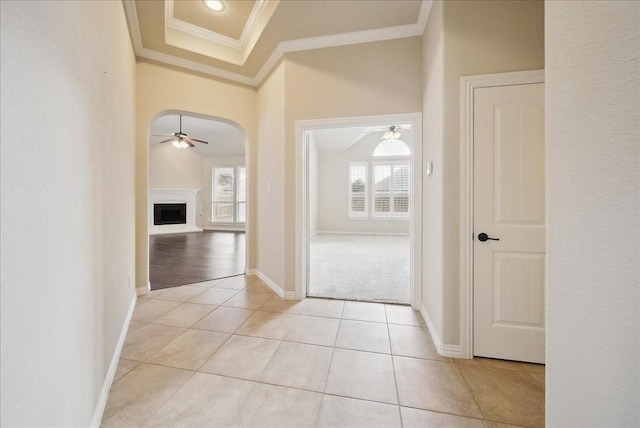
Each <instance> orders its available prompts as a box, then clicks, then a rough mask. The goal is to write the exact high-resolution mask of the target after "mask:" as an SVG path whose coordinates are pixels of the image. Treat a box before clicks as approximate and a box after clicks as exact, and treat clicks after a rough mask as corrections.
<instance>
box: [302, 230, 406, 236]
mask: <svg viewBox="0 0 640 428" xmlns="http://www.w3.org/2000/svg"><path fill="white" fill-rule="evenodd" d="M316 235H376V236H411V235H409V234H408V233H390V232H342V231H333V230H319V231H317V232H316V233H315V234H314V236H316Z"/></svg>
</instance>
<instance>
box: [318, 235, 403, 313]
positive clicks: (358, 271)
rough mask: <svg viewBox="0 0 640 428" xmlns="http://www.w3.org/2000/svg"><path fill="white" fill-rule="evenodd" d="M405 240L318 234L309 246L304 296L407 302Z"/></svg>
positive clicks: (385, 236)
mask: <svg viewBox="0 0 640 428" xmlns="http://www.w3.org/2000/svg"><path fill="white" fill-rule="evenodd" d="M409 239H410V238H409V236H395V235H350V234H332V233H318V234H317V235H316V236H314V237H313V238H311V241H310V245H309V247H310V248H309V250H310V251H309V256H310V260H309V261H310V266H309V290H308V295H309V296H314V297H329V298H334V299H347V300H362V301H369V302H394V303H409V300H410V282H409V272H410V240H409Z"/></svg>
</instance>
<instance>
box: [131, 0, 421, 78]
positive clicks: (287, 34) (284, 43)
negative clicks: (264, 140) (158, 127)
mask: <svg viewBox="0 0 640 428" xmlns="http://www.w3.org/2000/svg"><path fill="white" fill-rule="evenodd" d="M123 3H124V7H125V12H126V15H127V21H128V24H129V31H130V33H131V38H132V41H133V45H134V49H135V52H136V55H137V56H138V57H141V58H147V59H151V60H155V61H159V62H162V63H166V64H170V65H174V66H178V67H183V68H187V69H191V70H194V71H198V72H202V73H206V74H211V75H214V76H218V77H222V78H225V79H230V80H233V81H236V82H239V83H243V84H248V85H252V86H257V85H258V84H259V83H260V82H261V81H262V79H263V78H264V77H265V76H266V75H267V74H268V72H269V71H270V70H271V68H272V67H273V66H274V65H276V63H277V62H278V61H279V60H280V58H281V57H282V55H284V54H285V53H287V52H295V51H301V50H308V49H318V48H323V47H332V46H342V45H349V44H356V43H364V42H371V41H379V40H390V39H397V38H403V37H412V36H419V35H421V34H422V32H423V31H424V26H425V24H426V21H427V17H428V14H429V9H430V8H431V0H342V1H332V0H282V1H280V0H257V1H248V0H226V1H225V9H224V11H223V12H219V13H217V12H213V11H210V10H209V9H207V8H206V7H205V6H204V4H203V2H202V1H201V0H123Z"/></svg>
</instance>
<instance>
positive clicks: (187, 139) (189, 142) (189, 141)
mask: <svg viewBox="0 0 640 428" xmlns="http://www.w3.org/2000/svg"><path fill="white" fill-rule="evenodd" d="M182 141H184V142H185V143H187V144H188V145H189V147H195V144H193V141H191V138H189V137H182Z"/></svg>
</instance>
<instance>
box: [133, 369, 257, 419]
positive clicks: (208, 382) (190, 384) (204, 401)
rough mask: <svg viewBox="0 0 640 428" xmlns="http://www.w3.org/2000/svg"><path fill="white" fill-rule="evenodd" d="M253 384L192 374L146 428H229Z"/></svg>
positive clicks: (202, 374) (204, 374)
mask: <svg viewBox="0 0 640 428" xmlns="http://www.w3.org/2000/svg"><path fill="white" fill-rule="evenodd" d="M253 386H254V383H253V382H249V381H246V380H240V379H232V378H227V377H222V376H215V375H210V374H206V373H195V374H193V377H192V378H191V379H189V380H188V381H187V382H186V383H185V384H184V385H183V386H182V387H181V388H180V389H179V390H178V391H177V392H176V394H175V395H174V396H173V397H171V400H169V401H168V402H166V404H164V405H163V406H162V407H161V408H160V409H159V410H158V411H157V412H156V413H155V415H153V416H152V417H151V418H149V419H148V422H147V424H146V425H145V426H147V427H154V428H155V427H184V428H192V427H211V428H214V427H231V426H238V425H237V423H236V421H237V416H238V414H239V413H240V409H241V407H242V406H243V405H244V403H245V402H246V399H247V396H248V395H249V392H250V391H251V389H252V388H253Z"/></svg>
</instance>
